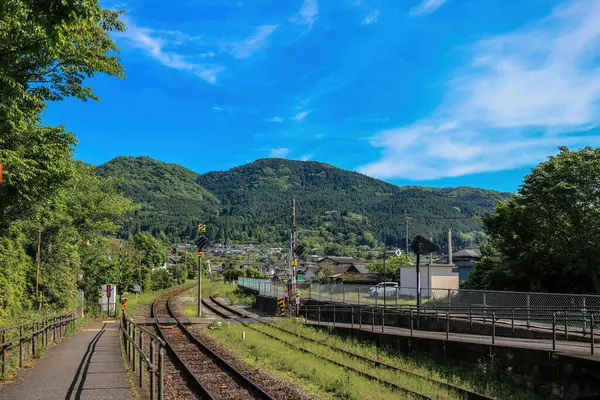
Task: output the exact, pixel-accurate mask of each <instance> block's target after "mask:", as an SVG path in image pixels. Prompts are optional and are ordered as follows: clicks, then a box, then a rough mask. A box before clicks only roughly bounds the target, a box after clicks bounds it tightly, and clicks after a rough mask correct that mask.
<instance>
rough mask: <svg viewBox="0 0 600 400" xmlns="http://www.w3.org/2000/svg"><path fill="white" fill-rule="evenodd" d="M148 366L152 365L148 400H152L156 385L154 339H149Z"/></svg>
mask: <svg viewBox="0 0 600 400" xmlns="http://www.w3.org/2000/svg"><path fill="white" fill-rule="evenodd" d="M150 364H152V371H150V400H154V396H155V390H156V389H155V387H154V385H156V376H155V375H154V374H155V373H156V365H155V364H154V339H153V338H152V337H151V338H150Z"/></svg>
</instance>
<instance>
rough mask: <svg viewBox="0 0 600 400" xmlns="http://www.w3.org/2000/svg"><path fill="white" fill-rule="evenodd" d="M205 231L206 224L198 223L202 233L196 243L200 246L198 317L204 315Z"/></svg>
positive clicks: (198, 259) (199, 230)
mask: <svg viewBox="0 0 600 400" xmlns="http://www.w3.org/2000/svg"><path fill="white" fill-rule="evenodd" d="M205 232H206V225H204V224H198V233H199V234H200V235H199V236H198V239H197V240H196V245H197V246H198V252H197V253H196V256H197V258H196V260H197V263H198V310H197V316H198V318H200V317H201V316H202V257H203V256H204V252H203V251H202V249H204V246H206V245H207V244H208V239H207V238H206V236H204V235H203V234H204V233H205Z"/></svg>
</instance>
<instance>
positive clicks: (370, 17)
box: [361, 10, 379, 25]
mask: <svg viewBox="0 0 600 400" xmlns="http://www.w3.org/2000/svg"><path fill="white" fill-rule="evenodd" d="M378 19H379V10H371V11H369V13H368V14H367V15H366V16H365V18H364V19H363V20H362V22H361V25H371V24H374V23H376V22H377V20H378Z"/></svg>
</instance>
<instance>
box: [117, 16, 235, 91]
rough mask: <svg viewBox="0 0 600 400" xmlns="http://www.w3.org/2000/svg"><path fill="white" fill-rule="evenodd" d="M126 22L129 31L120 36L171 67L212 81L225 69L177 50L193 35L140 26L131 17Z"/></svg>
mask: <svg viewBox="0 0 600 400" xmlns="http://www.w3.org/2000/svg"><path fill="white" fill-rule="evenodd" d="M126 23H127V31H126V32H123V33H120V34H118V36H119V37H122V38H123V39H124V40H125V41H126V42H127V43H128V44H129V45H130V46H132V47H135V48H138V49H140V50H142V51H144V52H146V53H147V54H148V55H149V56H150V57H152V58H153V59H155V60H156V61H158V62H160V63H161V64H163V65H165V66H167V67H169V68H173V69H178V70H184V71H189V72H192V73H194V74H196V75H197V76H199V77H201V78H202V79H204V80H205V81H207V82H210V83H215V82H216V80H217V75H218V74H219V73H220V72H221V71H223V70H224V69H225V68H224V67H223V66H222V65H217V64H207V63H197V62H193V61H190V58H191V57H190V56H189V55H186V54H183V53H179V52H177V51H176V50H175V48H176V47H177V46H178V45H179V44H181V43H182V41H185V40H191V39H193V37H192V36H189V35H186V34H184V33H182V32H178V31H164V30H153V29H150V28H143V27H139V26H137V25H136V24H135V23H134V22H133V21H131V20H130V19H126Z"/></svg>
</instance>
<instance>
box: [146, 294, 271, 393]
mask: <svg viewBox="0 0 600 400" xmlns="http://www.w3.org/2000/svg"><path fill="white" fill-rule="evenodd" d="M183 290H185V289H183ZM183 290H180V291H177V292H174V293H170V294H168V295H166V296H163V297H161V298H159V299H157V300H156V301H155V302H154V304H153V305H152V316H153V317H154V318H173V319H174V321H175V323H174V324H173V325H169V326H165V325H162V326H161V325H160V324H158V323H157V327H158V331H159V333H160V335H161V336H162V337H163V339H164V340H165V342H166V343H167V347H168V349H169V352H170V353H171V355H172V356H173V359H174V363H175V364H176V366H177V368H178V369H179V370H180V371H181V372H182V373H183V374H184V375H185V376H186V377H187V379H188V382H189V386H190V387H191V388H192V390H194V391H195V392H196V394H197V395H200V396H201V398H203V399H232V400H233V399H235V400H238V399H240V400H245V399H263V400H276V398H275V397H273V396H271V395H269V394H268V393H267V392H265V391H264V390H263V389H262V388H260V387H259V386H258V385H257V384H256V383H254V382H252V380H250V378H248V377H247V376H246V375H244V374H243V373H241V372H240V371H238V370H237V369H236V368H235V367H234V366H233V365H231V364H230V363H228V362H227V361H226V360H224V359H223V358H221V357H220V356H219V355H218V354H216V353H215V352H214V351H213V350H212V349H211V348H210V347H208V346H207V345H206V344H204V343H202V341H200V340H198V338H196V337H195V336H194V335H193V334H192V333H191V332H190V331H189V330H188V329H187V328H186V327H185V326H184V325H183V324H182V323H181V320H180V319H179V317H178V315H177V314H176V313H175V312H174V311H173V308H174V305H173V298H174V297H175V296H176V295H177V294H179V293H181V292H182V291H183Z"/></svg>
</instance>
